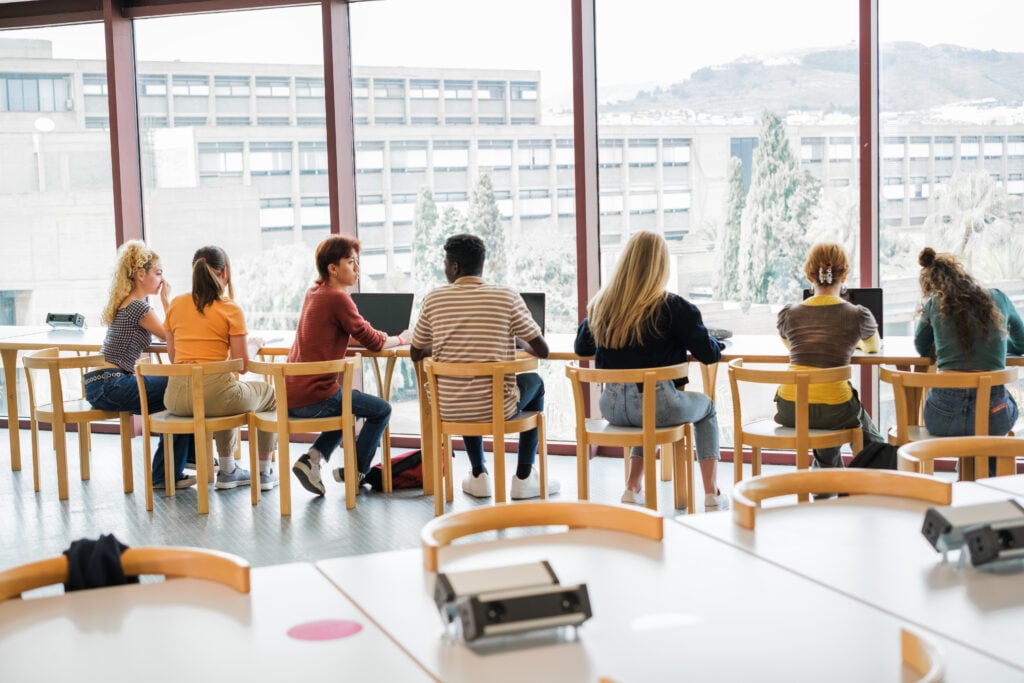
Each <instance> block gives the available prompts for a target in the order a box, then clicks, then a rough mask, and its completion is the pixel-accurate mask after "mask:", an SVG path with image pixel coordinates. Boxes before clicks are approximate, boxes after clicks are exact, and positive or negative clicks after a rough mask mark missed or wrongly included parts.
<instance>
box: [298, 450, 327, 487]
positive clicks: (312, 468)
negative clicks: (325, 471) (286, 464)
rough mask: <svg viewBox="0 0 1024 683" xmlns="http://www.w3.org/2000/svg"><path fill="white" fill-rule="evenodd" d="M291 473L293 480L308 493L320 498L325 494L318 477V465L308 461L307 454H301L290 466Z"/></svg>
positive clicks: (320, 479) (322, 483)
mask: <svg viewBox="0 0 1024 683" xmlns="http://www.w3.org/2000/svg"><path fill="white" fill-rule="evenodd" d="M292 472H293V473H294V474H295V478H296V479H298V480H299V483H300V484H302V488H304V489H306V490H307V491H309V492H310V493H315V494H316V495H318V496H322V495H324V494H325V493H327V488H326V487H325V486H324V481H323V479H322V478H321V477H320V463H319V462H317V463H314V462H312V461H311V460H310V459H309V453H303V454H302V455H300V456H299V459H298V460H296V461H295V464H294V465H292Z"/></svg>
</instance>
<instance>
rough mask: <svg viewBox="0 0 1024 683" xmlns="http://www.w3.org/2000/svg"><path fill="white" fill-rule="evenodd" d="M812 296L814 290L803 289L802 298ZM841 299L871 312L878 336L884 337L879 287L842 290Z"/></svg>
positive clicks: (880, 290)
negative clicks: (876, 325) (876, 324)
mask: <svg viewBox="0 0 1024 683" xmlns="http://www.w3.org/2000/svg"><path fill="white" fill-rule="evenodd" d="M813 295H814V290H812V289H805V290H804V298H805V299H806V298H808V297H810V296H813ZM840 296H841V297H842V298H843V299H846V300H847V301H849V302H850V303H851V304H855V305H857V306H863V307H864V308H866V309H868V310H869V311H871V315H873V316H875V322H876V323H878V336H879V337H884V336H885V334H884V333H883V332H882V329H883V327H882V309H883V306H882V289H881V287H851V288H849V289H846V290H843V293H842V294H840Z"/></svg>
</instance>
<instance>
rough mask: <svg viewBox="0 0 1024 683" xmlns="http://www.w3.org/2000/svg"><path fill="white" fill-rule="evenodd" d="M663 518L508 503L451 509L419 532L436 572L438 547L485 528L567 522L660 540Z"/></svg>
mask: <svg viewBox="0 0 1024 683" xmlns="http://www.w3.org/2000/svg"><path fill="white" fill-rule="evenodd" d="M664 524H665V519H664V517H662V516H661V515H659V514H658V513H657V512H653V511H651V510H647V509H644V508H626V507H621V506H618V505H601V504H600V503H584V502H577V503H570V502H566V503H562V502H551V501H546V502H540V503H511V504H497V505H494V506H490V507H480V508H474V509H472V510H465V511H463V512H450V513H448V514H446V515H441V516H440V517H436V518H434V519H432V520H431V521H429V522H427V524H426V526H424V527H423V531H421V532H420V543H421V545H422V546H423V567H424V569H426V570H427V571H428V572H436V571H437V553H438V549H439V548H440V547H441V546H445V545H448V544H450V543H451V542H452V541H454V540H455V539H457V538H462V537H463V536H471V535H473V534H478V533H481V532H484V531H494V530H497V529H512V528H517V527H528V526H552V525H566V526H568V527H569V528H570V529H605V530H608V531H621V532H624V533H628V534H636V535H637V536H643V537H644V538H649V539H651V540H655V541H660V540H661V538H662V535H663V534H664Z"/></svg>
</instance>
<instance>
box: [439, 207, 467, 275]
mask: <svg viewBox="0 0 1024 683" xmlns="http://www.w3.org/2000/svg"><path fill="white" fill-rule="evenodd" d="M467 232H469V221H468V220H467V219H466V217H465V216H464V215H462V212H461V211H459V210H458V209H456V208H455V207H454V206H449V207H448V208H447V209H445V210H444V213H443V214H441V222H440V223H439V224H438V226H437V234H436V236H435V238H434V240H435V243H436V244H437V245H438V248H439V249H440V250H441V261H440V266H439V267H440V271H441V282H444V281H445V279H444V242H445V240H447V239H448V238H449V237H451V236H452V235H458V234H461V233H467Z"/></svg>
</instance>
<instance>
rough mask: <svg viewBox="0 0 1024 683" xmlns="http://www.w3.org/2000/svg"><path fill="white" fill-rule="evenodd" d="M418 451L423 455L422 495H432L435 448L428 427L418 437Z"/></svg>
mask: <svg viewBox="0 0 1024 683" xmlns="http://www.w3.org/2000/svg"><path fill="white" fill-rule="evenodd" d="M420 450H421V452H422V454H423V473H424V477H423V495H424V496H429V495H431V494H433V493H434V458H436V457H437V454H436V453H435V451H436V450H437V447H436V445H435V443H434V439H433V435H432V434H431V433H430V427H424V428H423V434H422V435H421V437H420ZM427 475H429V476H427Z"/></svg>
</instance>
